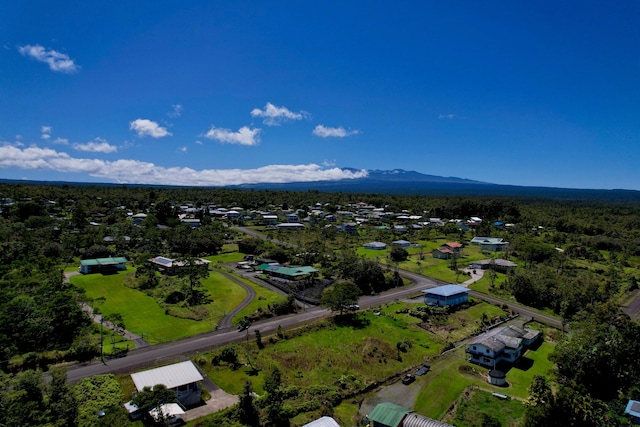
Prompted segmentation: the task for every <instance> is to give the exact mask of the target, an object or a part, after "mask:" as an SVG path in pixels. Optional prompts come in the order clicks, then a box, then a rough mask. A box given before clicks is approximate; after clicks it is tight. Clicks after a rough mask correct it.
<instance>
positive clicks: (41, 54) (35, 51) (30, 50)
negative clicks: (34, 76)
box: [18, 44, 80, 73]
mask: <svg viewBox="0 0 640 427" xmlns="http://www.w3.org/2000/svg"><path fill="white" fill-rule="evenodd" d="M18 52H20V53H21V54H22V55H24V56H28V57H30V58H33V59H35V60H36V61H39V62H44V63H45V64H48V65H49V69H51V71H57V72H60V73H75V72H76V71H78V70H79V69H80V67H78V66H77V65H76V64H75V63H74V62H73V59H71V58H69V55H67V54H66V53H60V52H57V51H55V50H53V49H45V48H44V47H43V46H40V45H38V44H36V45H29V44H27V45H24V46H20V47H18Z"/></svg>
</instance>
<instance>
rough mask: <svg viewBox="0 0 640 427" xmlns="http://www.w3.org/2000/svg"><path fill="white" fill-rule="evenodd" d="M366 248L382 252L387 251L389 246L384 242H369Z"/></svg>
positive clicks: (365, 245)
mask: <svg viewBox="0 0 640 427" xmlns="http://www.w3.org/2000/svg"><path fill="white" fill-rule="evenodd" d="M364 248H365V249H373V250H376V251H381V250H384V249H387V244H386V243H382V242H369V243H365V244H364Z"/></svg>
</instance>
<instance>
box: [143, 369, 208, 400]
mask: <svg viewBox="0 0 640 427" xmlns="http://www.w3.org/2000/svg"><path fill="white" fill-rule="evenodd" d="M131 379H132V380H133V383H134V384H135V386H136V389H137V390H138V391H142V390H143V389H144V388H145V387H149V388H151V389H153V387H154V386H156V385H159V384H162V385H164V386H165V387H167V389H170V390H173V391H174V392H175V393H176V399H177V400H178V402H180V403H181V404H182V405H184V406H193V405H197V404H198V403H200V401H201V392H202V388H201V386H200V381H202V380H204V377H203V376H202V374H200V371H199V370H198V368H197V367H196V365H194V364H193V362H191V361H190V360H188V361H186V362H181V363H175V364H173V365H167V366H163V367H160V368H155V369H149V370H147V371H142V372H136V373H135V374H131ZM167 403H170V402H167Z"/></svg>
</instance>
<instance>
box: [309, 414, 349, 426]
mask: <svg viewBox="0 0 640 427" xmlns="http://www.w3.org/2000/svg"><path fill="white" fill-rule="evenodd" d="M302 427H340V424H338V423H337V422H336V420H334V419H333V418H331V417H326V416H325V417H320V418H318V419H317V420H314V421H311V422H310V423H307V424H305V425H303V426H302Z"/></svg>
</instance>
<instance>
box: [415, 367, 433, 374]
mask: <svg viewBox="0 0 640 427" xmlns="http://www.w3.org/2000/svg"><path fill="white" fill-rule="evenodd" d="M430 369H431V366H429V365H422V366H420V367H419V368H418V370H417V371H416V375H418V376H422V375H424V374H426V373H427V372H429V370H430Z"/></svg>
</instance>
